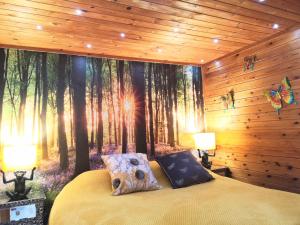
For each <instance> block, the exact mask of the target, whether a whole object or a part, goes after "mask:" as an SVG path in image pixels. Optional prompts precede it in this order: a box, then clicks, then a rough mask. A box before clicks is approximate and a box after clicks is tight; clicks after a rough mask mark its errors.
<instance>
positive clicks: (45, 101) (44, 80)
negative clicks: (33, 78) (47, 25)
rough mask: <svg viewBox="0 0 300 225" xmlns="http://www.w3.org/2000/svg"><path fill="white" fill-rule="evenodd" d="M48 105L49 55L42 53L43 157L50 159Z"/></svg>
mask: <svg viewBox="0 0 300 225" xmlns="http://www.w3.org/2000/svg"><path fill="white" fill-rule="evenodd" d="M47 104H48V74H47V53H42V111H41V125H42V150H43V151H42V152H43V153H42V157H43V159H48V139H47Z"/></svg>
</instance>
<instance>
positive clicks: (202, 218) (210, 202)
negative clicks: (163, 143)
mask: <svg viewBox="0 0 300 225" xmlns="http://www.w3.org/2000/svg"><path fill="white" fill-rule="evenodd" d="M151 167H152V169H153V172H154V174H155V176H156V178H157V179H158V181H159V182H160V184H161V185H162V186H163V188H162V189H161V190H157V191H149V192H138V193H132V194H127V195H122V196H112V195H111V182H110V176H109V174H108V172H107V171H106V170H95V171H89V172H86V173H83V174H81V175H80V176H78V177H77V178H75V179H74V180H73V181H71V182H70V183H69V184H67V185H66V186H65V187H64V189H63V190H62V191H61V193H60V194H59V195H58V196H57V198H56V200H55V202H54V205H53V207H52V210H51V213H50V218H49V225H196V224H209V225H226V224H229V225H238V224H239V225H248V224H249V225H254V224H259V225H273V224H274V225H275V224H276V225H280V224H282V225H290V224H293V225H300V195H298V194H293V193H288V192H283V191H278V190H271V189H266V188H262V187H258V186H254V185H250V184H246V183H242V182H239V181H236V180H233V179H230V178H226V177H221V176H219V175H216V174H213V176H214V177H215V178H216V179H214V180H213V181H211V182H208V183H204V184H199V185H194V186H191V187H187V188H181V189H172V188H171V186H170V184H169V181H168V180H167V178H166V177H165V175H164V174H163V172H162V170H161V169H160V168H159V166H158V164H157V163H156V162H152V163H151Z"/></svg>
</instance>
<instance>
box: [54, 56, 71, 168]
mask: <svg viewBox="0 0 300 225" xmlns="http://www.w3.org/2000/svg"><path fill="white" fill-rule="evenodd" d="M66 64H67V56H66V55H59V59H58V74H57V85H56V87H57V90H56V107H57V117H58V123H57V128H58V129H57V131H58V151H59V164H60V168H61V169H62V170H65V169H67V168H68V166H69V160H68V145H67V136H66V128H65V102H64V97H65V90H66Z"/></svg>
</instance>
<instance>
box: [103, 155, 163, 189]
mask: <svg viewBox="0 0 300 225" xmlns="http://www.w3.org/2000/svg"><path fill="white" fill-rule="evenodd" d="M102 159H103V161H104V163H105V165H106V167H107V169H108V171H109V174H110V177H111V180H112V189H113V192H112V194H113V195H121V194H126V193H131V192H137V191H150V190H157V189H159V188H160V185H159V184H158V182H157V180H156V178H155V177H154V175H153V172H152V171H151V168H150V165H149V162H148V160H147V156H146V155H145V154H141V153H128V154H112V155H105V156H102Z"/></svg>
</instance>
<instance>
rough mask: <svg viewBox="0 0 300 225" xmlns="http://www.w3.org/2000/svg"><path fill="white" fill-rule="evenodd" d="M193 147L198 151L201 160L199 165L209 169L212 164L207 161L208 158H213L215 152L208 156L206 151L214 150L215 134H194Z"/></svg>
mask: <svg viewBox="0 0 300 225" xmlns="http://www.w3.org/2000/svg"><path fill="white" fill-rule="evenodd" d="M194 140H195V147H196V148H197V150H198V153H199V157H200V158H201V159H202V162H201V164H202V165H203V166H204V167H205V168H207V169H210V168H211V165H212V162H210V161H209V160H208V157H209V156H215V152H214V154H213V155H210V154H209V152H208V151H210V150H215V149H216V136H215V133H197V134H194Z"/></svg>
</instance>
